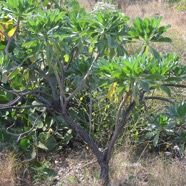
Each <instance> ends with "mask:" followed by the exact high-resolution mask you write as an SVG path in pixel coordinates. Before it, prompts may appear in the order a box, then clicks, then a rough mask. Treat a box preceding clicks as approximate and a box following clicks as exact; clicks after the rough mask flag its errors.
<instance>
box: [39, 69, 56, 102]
mask: <svg viewBox="0 0 186 186" xmlns="http://www.w3.org/2000/svg"><path fill="white" fill-rule="evenodd" d="M35 70H36V72H38V73H39V74H41V75H42V76H43V77H44V78H45V79H46V80H47V81H48V84H49V86H50V88H51V90H52V98H53V100H54V101H57V100H56V98H57V95H56V90H55V87H54V84H53V82H52V81H51V79H50V77H49V76H48V75H47V74H45V73H44V72H43V71H41V70H40V69H37V68H36V69H35Z"/></svg>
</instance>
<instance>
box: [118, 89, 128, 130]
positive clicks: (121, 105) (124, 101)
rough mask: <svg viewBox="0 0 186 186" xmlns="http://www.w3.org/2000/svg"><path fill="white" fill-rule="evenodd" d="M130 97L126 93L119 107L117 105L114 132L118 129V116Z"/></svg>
mask: <svg viewBox="0 0 186 186" xmlns="http://www.w3.org/2000/svg"><path fill="white" fill-rule="evenodd" d="M129 96H130V93H128V92H127V94H126V96H125V97H124V98H123V99H122V101H121V103H120V105H119V108H118V111H117V113H116V124H115V130H117V128H118V123H119V117H120V114H121V110H122V108H123V106H124V105H125V103H126V101H127V99H128V98H129Z"/></svg>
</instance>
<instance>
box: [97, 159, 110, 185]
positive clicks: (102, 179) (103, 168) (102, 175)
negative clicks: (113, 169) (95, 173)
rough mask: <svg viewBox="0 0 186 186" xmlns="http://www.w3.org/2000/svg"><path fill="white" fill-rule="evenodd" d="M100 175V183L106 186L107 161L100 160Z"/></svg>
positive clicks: (107, 177) (107, 176)
mask: <svg viewBox="0 0 186 186" xmlns="http://www.w3.org/2000/svg"><path fill="white" fill-rule="evenodd" d="M100 168H101V171H100V177H99V181H100V185H101V186H108V185H109V181H110V180H109V165H108V163H105V162H102V163H100Z"/></svg>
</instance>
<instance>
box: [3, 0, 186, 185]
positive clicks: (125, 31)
mask: <svg viewBox="0 0 186 186" xmlns="http://www.w3.org/2000/svg"><path fill="white" fill-rule="evenodd" d="M1 3H2V11H3V12H4V15H3V16H2V25H4V27H3V31H1V34H2V35H3V37H2V35H1V47H0V48H1V60H0V62H1V63H0V64H1V76H2V77H1V85H0V88H1V90H0V95H1V104H0V109H1V110H3V111H4V110H5V112H3V111H2V114H3V118H4V120H3V121H8V117H14V119H16V121H14V125H19V124H18V123H21V124H24V126H19V129H17V128H16V129H14V128H13V126H12V125H9V126H7V131H8V132H9V133H11V134H12V135H14V136H16V137H17V141H18V142H20V143H21V147H22V148H23V149H24V148H25V149H27V147H28V146H29V147H30V141H31V137H28V136H32V135H35V134H36V133H37V129H41V128H42V129H43V131H44V132H43V133H42V134H45V135H40V136H39V138H38V139H35V137H34V139H32V140H33V141H34V140H35V141H34V142H35V144H36V146H37V147H40V148H43V149H45V148H49V147H45V146H44V144H43V143H42V141H44V140H43V138H44V139H48V136H50V134H51V132H54V130H53V129H52V126H53V125H57V124H58V125H59V126H63V125H64V123H65V124H68V126H69V127H70V128H71V129H73V130H74V131H75V132H76V133H78V134H79V135H80V136H81V138H82V139H83V141H84V142H85V143H86V144H87V145H88V147H89V148H90V149H91V150H92V152H93V153H94V155H95V156H96V158H97V161H98V163H99V165H100V168H101V171H100V182H101V183H102V185H107V184H108V182H109V174H108V173H109V160H110V158H111V154H112V151H113V148H114V144H115V142H116V140H117V138H118V136H119V134H121V133H122V129H123V128H124V126H125V124H126V123H127V121H128V119H129V118H130V115H131V113H132V111H133V110H135V108H136V107H138V106H139V105H145V101H146V100H147V99H161V100H162V101H167V102H171V101H170V99H168V98H163V97H155V96H152V91H154V90H156V89H157V90H162V91H164V92H166V93H167V95H168V96H170V95H171V90H170V88H169V87H172V86H178V87H184V88H185V86H183V85H180V84H178V83H179V82H181V81H183V80H184V78H185V72H186V68H185V66H183V67H181V66H179V65H178V64H179V61H178V57H176V56H175V55H173V54H166V55H160V54H159V53H158V52H157V51H156V50H155V49H153V48H152V47H151V45H150V44H151V43H152V42H170V41H171V40H170V39H169V38H165V37H163V36H162V34H163V33H164V32H165V31H166V30H167V29H168V28H169V26H159V24H160V21H161V18H153V19H151V20H150V19H147V18H146V19H144V20H141V19H139V18H137V19H136V20H134V21H132V23H133V25H132V26H129V25H128V21H129V18H128V17H127V16H124V15H122V14H121V13H120V12H118V11H109V10H108V11H99V10H98V11H94V12H91V13H88V12H86V11H85V10H84V9H82V8H80V7H79V4H78V3H77V2H76V1H72V2H71V3H69V4H68V7H67V8H61V7H60V6H59V5H58V3H56V2H54V1H53V3H51V4H50V6H49V5H45V4H42V3H41V2H40V1H38V2H35V1H33V0H27V1H24V0H19V1H16V2H14V1H13V0H7V1H2V2H1ZM5 16H7V17H5ZM4 19H8V20H4ZM7 33H8V34H7ZM135 40H141V41H142V48H140V50H137V51H136V54H134V55H129V54H128V53H127V51H126V50H125V48H124V46H125V44H126V43H131V42H135ZM149 48H150V50H149ZM149 51H150V52H151V53H150V52H149ZM95 80H97V81H95ZM98 89H99V90H100V89H101V90H107V89H108V95H104V94H103V95H102V96H103V97H104V98H105V99H108V100H109V101H108V104H115V106H116V107H117V111H116V113H115V117H114V118H115V122H114V124H113V126H114V129H113V131H111V136H110V140H109V139H108V143H107V145H106V150H105V151H104V152H102V151H101V150H100V149H99V147H98V145H96V143H95V141H94V140H93V139H94V133H93V132H90V133H89V131H88V130H87V128H89V127H91V121H92V117H93V115H92V112H91V111H90V113H89V116H91V117H89V118H88V120H87V123H88V122H90V125H87V123H86V122H84V123H83V125H81V124H80V123H81V120H80V118H79V117H78V114H80V112H81V111H82V110H83V109H82V105H81V104H78V105H77V100H81V97H82V94H84V93H87V92H89V91H90V90H91V91H92V92H96V90H98ZM76 107H77V108H76ZM82 112H87V111H84V110H83V111H82ZM9 119H10V118H9ZM44 127H45V129H44ZM57 130H58V127H56V132H57ZM10 131H11V132H10ZM54 133H55V132H54Z"/></svg>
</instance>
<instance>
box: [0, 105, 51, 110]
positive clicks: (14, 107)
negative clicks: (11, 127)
mask: <svg viewBox="0 0 186 186" xmlns="http://www.w3.org/2000/svg"><path fill="white" fill-rule="evenodd" d="M34 107H46V108H48V107H50V106H49V105H47V104H42V105H26V106H4V107H0V110H7V109H30V108H34Z"/></svg>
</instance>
